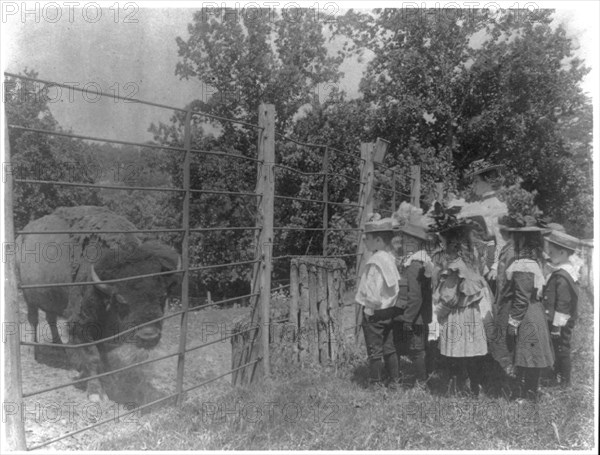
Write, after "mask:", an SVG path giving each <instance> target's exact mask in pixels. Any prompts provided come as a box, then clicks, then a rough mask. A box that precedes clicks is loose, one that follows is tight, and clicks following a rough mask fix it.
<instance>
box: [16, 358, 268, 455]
mask: <svg viewBox="0 0 600 455" xmlns="http://www.w3.org/2000/svg"><path fill="white" fill-rule="evenodd" d="M261 360H262V357H258V358H257V359H256V360H254V361H252V362H248V363H246V364H244V365H241V366H239V367H237V368H234V369H232V370H229V371H228V372H226V373H223V374H220V375H219V376H216V377H214V378H211V379H209V380H207V381H204V382H202V383H200V384H196V385H194V386H191V387H188V388H187V389H184V390H182V391H181V393H182V394H184V393H187V392H190V391H191V390H194V389H197V388H199V387H202V386H204V385H207V384H210V383H211V382H214V381H216V380H218V379H221V378H223V377H225V376H227V375H230V374H232V373H235V372H236V371H238V370H241V369H242V368H247V367H249V366H251V365H254V364H256V363H258V362H260V361H261ZM178 395H179V394H178V393H172V394H170V395H167V396H165V397H162V398H159V399H157V400H154V401H151V402H150V403H146V404H144V405H141V406H139V407H137V408H135V409H132V410H130V411H126V412H123V413H119V415H118V416H117V418H115V417H114V416H113V417H110V418H107V419H104V420H101V421H99V422H96V423H94V424H93V425H89V426H87V427H85V428H80V429H78V430H74V431H70V432H69V433H66V434H64V435H61V436H58V437H56V438H53V439H50V440H48V441H44V442H43V443H41V444H37V445H35V446H31V447H28V448H27V450H36V449H39V448H42V447H45V446H47V445H50V444H53V443H55V442H58V441H60V440H62V439H65V438H68V437H70V436H74V435H76V434H78V433H82V432H84V431H87V430H91V429H93V428H95V427H98V426H100V425H104V424H105V423H108V422H110V421H111V420H117V421H118V419H119V418H121V417H125V416H127V415H129V414H133V413H135V412H140V411H141V410H142V409H146V408H149V407H150V406H155V405H157V404H159V403H162V402H163V401H167V400H170V399H172V398H175V397H176V396H178Z"/></svg>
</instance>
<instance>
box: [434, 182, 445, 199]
mask: <svg viewBox="0 0 600 455" xmlns="http://www.w3.org/2000/svg"><path fill="white" fill-rule="evenodd" d="M443 199H444V182H436V183H435V200H436V201H437V202H442V200H443Z"/></svg>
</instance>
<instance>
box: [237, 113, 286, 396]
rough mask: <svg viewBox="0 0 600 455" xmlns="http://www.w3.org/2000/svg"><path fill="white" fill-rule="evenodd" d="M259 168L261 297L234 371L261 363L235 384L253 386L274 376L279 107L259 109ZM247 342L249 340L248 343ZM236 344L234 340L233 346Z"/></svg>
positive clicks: (257, 272)
mask: <svg viewBox="0 0 600 455" xmlns="http://www.w3.org/2000/svg"><path fill="white" fill-rule="evenodd" d="M258 126H259V127H260V128H261V129H260V130H259V133H258V160H259V164H258V169H257V182H256V194H257V195H259V196H260V200H259V205H258V217H257V223H258V225H259V227H260V228H261V229H260V231H259V232H258V234H257V237H256V254H255V258H256V259H257V260H259V262H258V263H256V264H255V265H254V272H253V277H252V294H260V295H259V296H258V297H253V298H252V317H251V326H250V327H249V328H253V327H254V328H256V330H253V331H250V332H249V333H247V334H243V335H242V336H241V337H242V339H243V340H244V342H243V343H242V345H241V349H242V351H241V352H239V353H234V355H233V362H232V363H233V368H238V367H240V366H242V365H244V364H246V363H250V362H253V361H256V360H258V359H259V358H261V359H262V361H260V362H257V363H255V364H253V365H250V366H249V367H248V368H251V371H250V372H248V371H247V370H248V368H243V369H241V370H239V371H238V372H235V373H234V374H233V377H232V383H233V384H234V385H236V384H249V383H252V382H254V381H255V380H257V379H258V378H259V377H261V376H268V375H269V374H270V370H271V367H270V361H269V327H270V301H271V268H272V266H271V252H272V251H271V249H272V245H273V213H274V198H275V174H274V170H273V165H274V164H275V106H274V105H272V104H261V105H260V106H259V108H258ZM246 340H247V341H246ZM233 343H235V341H234V340H233V339H232V344H233Z"/></svg>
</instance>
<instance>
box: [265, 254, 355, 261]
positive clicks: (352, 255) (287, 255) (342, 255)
mask: <svg viewBox="0 0 600 455" xmlns="http://www.w3.org/2000/svg"><path fill="white" fill-rule="evenodd" d="M307 256H308V257H311V256H315V257H321V256H317V255H310V254H305V255H302V254H286V255H284V256H274V257H272V258H271V260H273V261H276V260H282V259H294V258H305V257H307ZM355 256H361V254H357V253H354V254H328V255H327V257H328V258H346V257H355Z"/></svg>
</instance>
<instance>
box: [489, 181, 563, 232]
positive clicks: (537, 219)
mask: <svg viewBox="0 0 600 455" xmlns="http://www.w3.org/2000/svg"><path fill="white" fill-rule="evenodd" d="M536 194H537V191H532V192H529V191H527V190H525V189H523V188H521V186H520V185H519V184H517V185H513V186H511V187H509V188H507V189H506V191H505V193H504V199H505V200H506V207H507V209H508V215H505V216H503V217H502V218H500V219H499V220H498V223H499V224H500V225H501V226H502V227H503V228H504V229H505V230H507V231H509V232H541V233H542V234H548V233H550V231H551V229H549V228H548V221H549V220H548V219H547V218H544V217H542V215H543V212H542V211H541V210H540V209H539V208H538V206H537V205H535V203H534V199H535V196H536Z"/></svg>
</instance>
